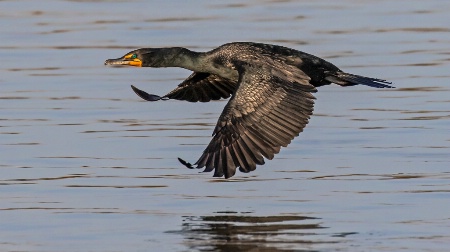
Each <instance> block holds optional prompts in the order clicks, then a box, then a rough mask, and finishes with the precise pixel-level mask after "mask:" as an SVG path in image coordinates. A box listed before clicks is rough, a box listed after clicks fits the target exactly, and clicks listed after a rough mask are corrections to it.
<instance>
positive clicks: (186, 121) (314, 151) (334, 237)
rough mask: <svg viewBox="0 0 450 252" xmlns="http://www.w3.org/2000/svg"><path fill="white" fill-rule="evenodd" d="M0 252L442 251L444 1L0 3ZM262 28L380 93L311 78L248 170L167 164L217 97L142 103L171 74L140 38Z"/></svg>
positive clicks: (447, 107)
mask: <svg viewBox="0 0 450 252" xmlns="http://www.w3.org/2000/svg"><path fill="white" fill-rule="evenodd" d="M0 22H1V26H0V38H1V39H0V57H1V60H0V73H1V75H0V90H1V93H0V250H1V251H58V252H59V251H68V252H70V251H95V252H97V251H108V252H111V251H113V252H115V251H448V250H449V248H450V168H449V167H450V166H449V163H450V135H449V128H450V88H449V87H450V85H449V82H450V73H449V69H450V68H449V62H450V28H449V24H450V2H449V1H439V0H434V1H433V0H432V1H419V0H411V1H375V0H373V1H351V0H346V1H331V0H329V1H326V0H320V1H247V2H244V3H242V1H228V2H224V1H208V2H206V1H144V0H134V1H121V0H111V1H106V0H105V1H101V0H96V1H94V0H92V1H89V0H84V1H83V0H78V1H76V0H72V1H70V0H65V1H64V0H59V1H58V0H53V1H52V0H43V1H34V0H24V1H16V0H14V1H13V0H10V1H9V0H6V1H5V0H3V1H0ZM231 41H258V42H265V43H274V44H280V45H284V46H288V47H292V48H295V49H298V50H302V51H306V52H309V53H312V54H315V55H317V56H320V57H323V58H325V59H328V60H330V61H331V62H333V63H335V64H336V65H338V66H339V67H341V68H342V69H344V70H346V71H349V72H352V73H356V74H361V75H366V76H371V77H378V78H384V79H388V80H391V81H393V82H394V83H395V85H396V86H397V88H396V89H393V90H377V89H371V88H369V87H362V86H361V87H360V86H357V87H350V88H341V87H336V86H328V87H323V88H321V89H320V90H319V93H317V94H316V96H317V98H318V99H317V103H316V107H315V115H314V116H313V117H312V119H311V121H310V124H309V125H308V126H307V128H306V129H305V131H304V132H303V133H302V134H301V135H300V137H298V138H296V139H295V140H294V141H293V143H292V144H291V145H290V146H289V147H288V148H284V149H282V151H281V153H280V154H279V155H277V156H276V157H275V159H274V160H272V161H269V162H267V163H266V165H264V166H261V167H259V168H258V169H257V170H256V171H255V172H252V173H249V174H243V173H238V174H237V175H236V176H235V177H233V179H230V180H224V179H214V178H212V177H211V176H212V174H211V173H199V171H197V170H189V169H186V168H184V167H183V166H182V165H180V164H179V163H178V161H177V159H176V158H177V157H182V158H185V159H187V160H189V161H191V162H192V161H195V160H196V159H197V158H198V157H199V156H200V154H201V152H202V151H203V149H204V148H205V146H206V144H207V143H208V142H209V141H210V136H211V133H212V130H213V128H214V125H215V122H216V120H217V117H218V116H219V114H220V112H221V111H222V108H223V106H224V105H225V103H226V101H217V102H211V103H208V104H201V103H187V102H181V101H166V102H156V103H150V102H142V101H141V100H140V99H139V98H138V97H137V96H136V95H135V94H134V93H133V92H132V91H131V89H130V87H129V85H130V84H134V85H136V86H138V87H140V88H142V89H144V90H147V91H149V92H152V93H155V94H160V95H162V94H165V93H166V92H168V91H170V90H171V89H173V88H174V87H175V86H176V85H177V84H178V83H180V82H181V81H182V80H183V78H186V77H187V76H188V75H189V74H190V73H189V71H186V70H182V69H173V68H168V69H145V68H140V69H139V68H113V67H105V66H104V65H103V62H104V60H105V59H107V58H113V57H119V56H121V55H123V54H124V53H126V52H128V51H129V50H131V49H134V48H137V47H164V46H185V47H188V48H190V49H194V50H199V51H205V50H210V49H212V48H214V47H216V46H219V45H221V44H223V43H226V42H231Z"/></svg>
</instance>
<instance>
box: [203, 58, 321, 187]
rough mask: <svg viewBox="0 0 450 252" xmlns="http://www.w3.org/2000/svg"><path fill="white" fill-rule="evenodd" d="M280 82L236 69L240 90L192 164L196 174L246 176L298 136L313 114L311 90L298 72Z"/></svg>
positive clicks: (255, 70) (256, 70)
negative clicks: (212, 173)
mask: <svg viewBox="0 0 450 252" xmlns="http://www.w3.org/2000/svg"><path fill="white" fill-rule="evenodd" d="M266 67H269V68H270V67H271V66H266ZM280 76H281V74H280V73H277V74H276V75H274V74H273V73H272V72H271V71H270V70H268V69H265V68H264V67H252V66H251V65H249V64H243V65H242V67H241V68H239V81H238V85H239V86H238V89H237V90H236V91H235V93H234V94H233V96H232V98H231V99H230V101H229V102H228V103H227V105H226V106H225V108H224V110H223V112H222V114H221V115H220V117H219V119H218V121H217V125H216V127H215V129H214V133H213V139H212V140H211V142H210V143H209V145H208V146H207V147H206V149H205V151H204V152H203V154H202V156H201V157H200V158H199V159H198V161H197V162H196V163H195V164H196V165H197V168H203V167H206V168H205V170H204V171H205V172H209V171H212V170H215V171H214V176H215V177H217V176H219V177H221V176H225V177H226V178H229V177H231V176H233V175H234V174H235V172H236V168H238V167H239V170H240V171H242V172H250V171H253V170H255V169H256V166H257V165H263V164H264V158H267V159H272V158H273V157H274V155H275V154H277V153H279V151H280V148H281V147H282V146H283V147H285V146H287V145H288V144H289V143H290V142H291V141H292V139H293V138H294V137H296V136H298V134H299V133H300V132H301V131H302V130H303V128H304V127H305V126H306V124H307V123H308V121H309V117H310V115H311V114H312V111H313V106H314V96H313V95H312V94H311V92H314V91H315V88H314V86H312V85H311V84H309V77H308V76H306V74H304V73H302V72H301V71H300V70H298V69H297V70H296V72H295V74H290V75H286V76H287V77H286V78H284V79H283V78H281V77H280ZM293 76H294V77H295V80H293V78H294V77H293ZM217 87H218V86H215V88H217Z"/></svg>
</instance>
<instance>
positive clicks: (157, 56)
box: [105, 48, 175, 67]
mask: <svg viewBox="0 0 450 252" xmlns="http://www.w3.org/2000/svg"><path fill="white" fill-rule="evenodd" d="M174 49H175V48H141V49H137V50H134V51H131V52H129V53H127V54H125V55H124V56H123V57H120V58H117V59H108V60H106V61H105V65H124V66H135V67H165V66H166V62H168V61H170V60H171V59H172V58H173V53H174Z"/></svg>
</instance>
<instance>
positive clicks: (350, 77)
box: [329, 72, 394, 88]
mask: <svg viewBox="0 0 450 252" xmlns="http://www.w3.org/2000/svg"><path fill="white" fill-rule="evenodd" d="M330 77H331V78H330V79H329V80H330V81H331V82H333V83H336V84H339V85H342V86H352V85H358V84H361V85H365V86H369V87H374V88H394V86H392V85H391V84H392V82H389V81H386V80H382V79H376V78H370V77H364V76H361V75H356V74H349V73H344V72H338V73H336V74H334V75H332V76H330Z"/></svg>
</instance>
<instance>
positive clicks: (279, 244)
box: [169, 211, 355, 251]
mask: <svg viewBox="0 0 450 252" xmlns="http://www.w3.org/2000/svg"><path fill="white" fill-rule="evenodd" d="M216 214H217V215H211V216H184V218H183V223H182V228H181V230H179V231H169V232H170V233H177V234H181V235H183V236H184V239H185V242H186V246H187V247H188V248H189V251H193V250H195V251H319V250H317V245H320V244H322V245H324V247H328V246H330V245H332V244H335V243H339V242H340V240H342V237H346V236H347V235H351V234H355V233H345V234H344V233H342V234H330V233H326V231H325V232H324V231H322V230H324V229H327V228H328V227H325V226H322V224H321V220H320V218H315V217H308V216H297V215H279V216H254V215H253V214H252V213H237V212H228V211H227V212H217V213H216ZM327 245H328V246H327ZM313 247H314V249H312V248H313Z"/></svg>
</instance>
